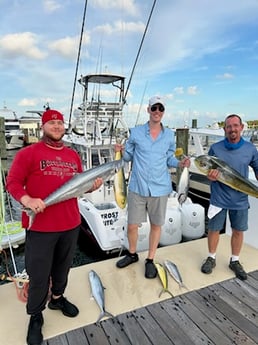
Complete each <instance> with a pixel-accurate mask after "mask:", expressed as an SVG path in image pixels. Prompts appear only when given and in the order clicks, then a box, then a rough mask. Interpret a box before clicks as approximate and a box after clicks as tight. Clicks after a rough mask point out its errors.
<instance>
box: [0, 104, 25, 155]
mask: <svg viewBox="0 0 258 345" xmlns="http://www.w3.org/2000/svg"><path fill="white" fill-rule="evenodd" d="M0 117H3V118H4V119H5V143H6V150H16V149H19V148H21V147H23V144H24V133H23V131H22V130H21V129H20V122H19V118H18V117H17V115H16V113H15V112H14V111H12V110H10V109H8V108H7V107H6V106H4V108H3V109H0Z"/></svg>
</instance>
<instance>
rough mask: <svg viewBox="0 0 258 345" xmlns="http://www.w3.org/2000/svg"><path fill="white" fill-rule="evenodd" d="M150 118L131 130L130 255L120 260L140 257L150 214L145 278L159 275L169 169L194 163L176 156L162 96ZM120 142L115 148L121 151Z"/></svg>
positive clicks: (126, 261)
mask: <svg viewBox="0 0 258 345" xmlns="http://www.w3.org/2000/svg"><path fill="white" fill-rule="evenodd" d="M147 111H148V113H149V115H150V117H149V121H148V122H147V123H145V124H144V125H141V126H137V127H135V128H132V129H131V130H130V137H129V139H128V140H127V142H126V146H125V150H124V153H123V159H124V160H125V161H127V162H129V161H131V162H132V172H131V176H130V182H129V187H128V190H129V193H128V230H127V231H128V241H129V251H128V254H127V255H126V256H125V257H124V258H122V259H121V260H119V261H118V262H117V264H116V265H117V267H118V268H123V267H126V266H128V265H130V264H132V263H134V262H137V261H138V260H139V258H138V255H137V253H136V248H137V239H138V226H139V224H141V223H142V222H146V221H147V214H148V216H149V220H150V224H151V229H150V235H149V236H150V237H149V252H148V257H147V259H146V262H145V277H146V278H155V277H156V275H157V270H156V267H155V265H154V263H153V259H154V256H155V253H156V250H157V247H158V244H159V240H160V234H161V226H162V225H163V224H164V223H165V216H166V206H167V200H168V195H169V194H170V193H171V192H172V183H171V176H170V172H169V168H171V167H178V166H180V167H184V166H187V167H189V166H190V160H189V158H187V157H186V158H184V159H183V160H181V161H178V160H177V159H176V158H175V156H174V152H175V139H174V132H172V131H171V130H170V129H168V128H164V126H163V125H162V123H161V119H162V117H163V115H164V112H165V102H164V100H163V99H162V98H161V97H159V96H153V97H152V98H151V99H150V100H149V106H148V108H147ZM121 149H122V147H121V145H116V147H115V150H116V151H119V150H121Z"/></svg>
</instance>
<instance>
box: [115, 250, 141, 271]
mask: <svg viewBox="0 0 258 345" xmlns="http://www.w3.org/2000/svg"><path fill="white" fill-rule="evenodd" d="M138 260H139V257H138V254H136V253H135V254H131V253H129V252H128V254H127V255H126V256H125V257H124V258H123V259H121V260H119V261H117V263H116V267H118V268H124V267H126V266H129V265H131V264H133V263H134V262H137V261H138Z"/></svg>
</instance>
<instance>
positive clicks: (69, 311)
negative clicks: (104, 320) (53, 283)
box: [48, 296, 79, 317]
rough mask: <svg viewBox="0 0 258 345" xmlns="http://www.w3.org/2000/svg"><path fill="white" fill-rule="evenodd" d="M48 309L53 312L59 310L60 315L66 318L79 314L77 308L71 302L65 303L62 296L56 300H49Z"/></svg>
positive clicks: (65, 300)
mask: <svg viewBox="0 0 258 345" xmlns="http://www.w3.org/2000/svg"><path fill="white" fill-rule="evenodd" d="M48 308H49V309H53V310H61V311H62V313H63V314H64V315H65V316H68V317H75V316H77V315H78V314H79V310H78V308H77V307H76V306H75V305H74V304H72V303H71V302H69V301H67V299H66V298H65V297H64V296H61V297H59V298H58V299H53V298H51V300H50V302H49V303H48Z"/></svg>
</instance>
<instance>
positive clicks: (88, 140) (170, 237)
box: [64, 74, 205, 253]
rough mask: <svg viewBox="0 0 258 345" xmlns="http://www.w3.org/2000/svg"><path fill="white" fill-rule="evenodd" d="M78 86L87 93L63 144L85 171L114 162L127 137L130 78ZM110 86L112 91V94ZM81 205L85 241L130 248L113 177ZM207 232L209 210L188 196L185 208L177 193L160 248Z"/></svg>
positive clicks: (108, 249) (144, 232)
mask: <svg viewBox="0 0 258 345" xmlns="http://www.w3.org/2000/svg"><path fill="white" fill-rule="evenodd" d="M79 83H80V85H82V87H83V89H84V92H83V94H84V96H83V102H82V104H81V105H80V106H79V108H78V109H76V110H75V111H74V116H73V119H72V121H71V125H70V127H69V132H68V133H67V134H66V135H65V136H64V141H65V143H66V144H68V145H70V146H71V147H73V148H74V149H76V150H77V151H78V152H79V153H80V155H81V157H82V161H83V164H84V168H85V169H90V168H92V167H94V166H97V165H99V164H103V163H107V162H109V161H112V160H114V155H115V153H114V144H115V143H116V141H117V140H118V139H119V140H120V141H122V142H123V141H125V140H126V139H127V137H128V127H127V124H126V122H125V121H124V119H123V106H124V103H125V99H124V83H125V78H124V77H123V76H119V75H114V74H94V75H91V74H90V75H86V76H83V77H81V79H80V80H79ZM107 87H109V88H111V91H109V92H107V91H106V88H107ZM114 88H115V90H114ZM102 89H104V90H102ZM96 90H97V93H96ZM114 91H115V92H114ZM105 94H109V95H110V94H111V95H112V94H113V95H114V99H113V100H110V98H109V99H105V98H104V95H105ZM129 176H130V165H129V164H128V165H127V166H126V167H125V178H126V180H127V181H128V179H129ZM78 202H79V208H80V213H81V217H82V227H81V236H80V241H84V242H89V243H92V242H93V243H95V245H96V246H97V247H98V249H100V251H102V252H104V253H112V252H117V251H121V250H122V249H125V248H127V249H128V239H127V210H126V207H125V208H124V209H121V208H120V207H119V206H118V204H117V203H116V199H115V193H114V179H113V178H112V179H111V180H110V181H105V183H104V184H103V185H102V186H101V187H100V188H99V189H98V190H97V191H95V192H93V193H90V194H85V195H84V196H83V197H82V198H80V199H79V201H78ZM149 229H150V224H149V222H148V221H147V222H146V223H142V224H141V225H140V227H139V240H138V248H137V250H138V251H144V250H146V249H147V248H148V246H149ZM204 231H205V215H204V208H203V207H202V206H201V205H197V204H194V203H192V201H191V200H190V199H189V198H188V199H187V202H185V203H184V204H183V206H181V205H179V203H178V200H177V194H176V193H172V194H171V195H170V196H169V200H168V206H167V215H166V222H165V224H164V226H163V231H162V236H161V239H160V246H166V245H171V244H175V243H179V242H181V241H182V239H186V240H189V239H196V238H200V237H202V236H203V234H204Z"/></svg>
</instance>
